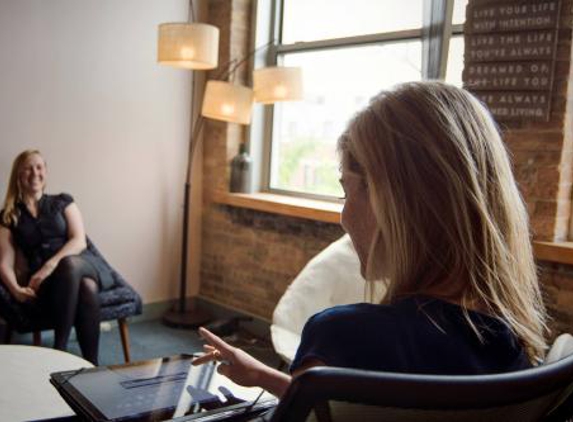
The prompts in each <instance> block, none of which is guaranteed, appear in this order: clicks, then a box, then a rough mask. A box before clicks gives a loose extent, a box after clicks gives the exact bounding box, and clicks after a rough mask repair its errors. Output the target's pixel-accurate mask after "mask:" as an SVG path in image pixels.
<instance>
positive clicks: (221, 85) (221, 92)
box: [201, 81, 253, 125]
mask: <svg viewBox="0 0 573 422" xmlns="http://www.w3.org/2000/svg"><path fill="white" fill-rule="evenodd" d="M252 108H253V90H252V89H250V88H247V87H245V86H241V85H233V84H230V83H228V82H222V81H208V82H207V86H206V87H205V97H204V98H203V108H202V109H201V114H202V115H203V116H205V117H208V118H210V119H215V120H223V121H225V122H231V123H240V124H243V125H248V124H249V123H250V122H251V110H252Z"/></svg>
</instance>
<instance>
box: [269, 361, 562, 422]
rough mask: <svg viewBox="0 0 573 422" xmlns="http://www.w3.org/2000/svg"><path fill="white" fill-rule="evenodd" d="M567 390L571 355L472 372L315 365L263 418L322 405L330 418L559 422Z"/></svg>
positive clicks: (303, 414)
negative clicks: (448, 373)
mask: <svg viewBox="0 0 573 422" xmlns="http://www.w3.org/2000/svg"><path fill="white" fill-rule="evenodd" d="M572 387H573V355H572V356H568V357H566V358H564V359H562V360H560V361H558V362H556V363H552V364H547V365H543V366H539V367H535V368H532V369H527V370H524V371H517V372H510V373H504V374H493V375H479V376H445V375H414V374H398V373H383V372H372V371H362V370H354V369H343V368H332V367H320V368H312V369H310V370H308V371H306V372H304V373H303V374H301V375H300V376H299V377H296V378H295V379H294V380H293V382H292V383H291V385H290V387H289V389H288V390H287V392H286V393H285V395H284V396H283V398H282V399H281V401H280V403H279V405H278V407H277V409H276V411H275V412H274V415H273V417H272V419H271V421H272V422H286V421H289V422H297V421H306V420H312V413H313V412H311V410H312V409H314V408H316V407H317V406H318V408H320V407H321V406H322V409H323V412H324V410H325V408H324V405H325V403H328V405H329V412H330V414H331V415H330V416H331V420H333V421H351V420H359V421H360V422H367V421H370V420H372V421H394V422H413V421H441V422H449V421H464V422H474V421H476V422H477V421H480V422H487V421H492V422H493V421H495V422H498V421H519V422H528V421H541V420H543V421H564V420H565V419H566V417H569V416H570V415H569V414H566V415H565V414H564V412H563V411H562V410H563V409H562V408H561V407H560V406H562V405H563V403H564V402H565V403H566V402H568V400H566V399H567V398H569V399H570V395H571V391H572ZM567 411H568V412H569V410H567ZM548 414H550V415H551V416H547V415H548ZM565 416H566V417H565Z"/></svg>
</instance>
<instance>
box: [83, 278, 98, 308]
mask: <svg viewBox="0 0 573 422" xmlns="http://www.w3.org/2000/svg"><path fill="white" fill-rule="evenodd" d="M98 293H99V287H98V284H97V282H96V281H95V280H94V279H92V278H89V277H82V279H81V281H80V294H79V300H80V301H81V302H83V303H98V304H99V295H98Z"/></svg>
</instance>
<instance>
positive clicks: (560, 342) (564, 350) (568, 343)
mask: <svg viewBox="0 0 573 422" xmlns="http://www.w3.org/2000/svg"><path fill="white" fill-rule="evenodd" d="M571 353H573V336H572V335H571V334H568V333H565V334H561V335H560V336H559V337H557V338H556V339H555V341H554V342H553V345H552V346H551V349H549V353H547V356H546V357H545V362H544V363H545V364H548V363H553V362H557V361H558V360H560V359H563V358H565V357H567V356H569V355H570V354H571Z"/></svg>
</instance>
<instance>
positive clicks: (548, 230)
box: [473, 0, 573, 240]
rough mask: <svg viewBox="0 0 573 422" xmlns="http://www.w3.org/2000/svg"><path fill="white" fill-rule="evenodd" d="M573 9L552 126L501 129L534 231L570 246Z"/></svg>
mask: <svg viewBox="0 0 573 422" xmlns="http://www.w3.org/2000/svg"><path fill="white" fill-rule="evenodd" d="M473 1H475V0H473ZM478 1H481V0H478ZM572 4H573V2H572V1H571V0H562V3H561V8H562V10H561V20H560V25H559V31H558V39H557V55H556V64H555V75H554V80H553V89H552V98H551V116H550V119H549V121H548V122H532V121H528V120H526V119H525V120H523V121H516V122H511V123H510V122H506V123H503V124H502V125H501V127H502V129H503V131H504V139H505V141H506V143H507V145H508V147H509V149H510V151H511V153H512V159H513V165H514V172H515V175H516V178H517V181H518V183H519V186H520V189H521V191H522V194H523V196H524V198H525V201H526V202H527V206H528V209H529V212H530V218H531V228H532V231H533V234H534V236H535V238H536V239H539V240H566V239H567V235H568V224H569V215H570V207H571V186H572V184H571V182H572V173H571V172H572V166H573V148H572V147H573V145H572V144H573V134H572V133H571V124H570V120H571V112H572V110H571V99H570V98H571V92H570V90H571V87H570V84H569V83H568V82H569V80H570V79H571V76H572V74H571V66H570V64H571V28H572V20H573V12H572V8H573V6H572ZM568 98H569V101H568ZM567 121H569V123H567Z"/></svg>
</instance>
